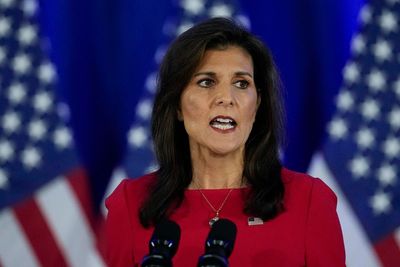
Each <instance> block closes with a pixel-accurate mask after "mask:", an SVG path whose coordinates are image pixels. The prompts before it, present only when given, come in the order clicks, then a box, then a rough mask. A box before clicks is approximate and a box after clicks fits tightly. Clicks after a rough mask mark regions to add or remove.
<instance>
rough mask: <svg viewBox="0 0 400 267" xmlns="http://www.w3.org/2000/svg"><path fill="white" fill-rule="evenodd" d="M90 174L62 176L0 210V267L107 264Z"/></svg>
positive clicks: (100, 265) (102, 265) (68, 266)
mask: <svg viewBox="0 0 400 267" xmlns="http://www.w3.org/2000/svg"><path fill="white" fill-rule="evenodd" d="M89 192H90V191H89V188H88V184H87V178H86V176H85V174H84V172H83V171H82V170H79V169H78V170H75V171H73V172H71V173H69V174H68V175H67V176H65V177H64V176H60V177H57V178H56V179H54V180H53V181H51V182H50V183H49V184H47V185H45V186H44V187H43V188H41V189H40V190H39V191H38V192H37V193H36V194H35V195H34V196H33V197H31V198H29V199H26V200H24V201H23V202H21V203H18V204H17V205H15V206H14V207H12V208H7V209H5V210H2V211H1V212H0V267H17V266H24V267H31V266H32V267H36V266H37V267H54V266H60V267H64V266H65V267H82V266H88V267H105V266H106V265H105V264H104V262H103V260H102V257H101V255H100V253H99V252H98V249H97V247H96V235H95V233H94V230H93V229H94V220H93V216H92V214H91V207H90V205H91V204H90V194H89Z"/></svg>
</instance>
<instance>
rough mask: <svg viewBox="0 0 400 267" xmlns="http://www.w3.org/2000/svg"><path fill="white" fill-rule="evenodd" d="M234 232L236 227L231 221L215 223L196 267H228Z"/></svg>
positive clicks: (234, 236) (224, 220)
mask: <svg viewBox="0 0 400 267" xmlns="http://www.w3.org/2000/svg"><path fill="white" fill-rule="evenodd" d="M236 232H237V229H236V225H235V224H234V223H233V222H232V221H230V220H227V219H219V220H218V221H216V222H215V223H214V224H213V225H212V228H211V230H210V233H209V234H208V237H207V240H206V253H205V254H204V255H202V256H201V257H200V258H199V261H198V264H197V267H228V266H229V262H228V257H229V256H230V255H231V253H232V250H233V245H234V244H235V239H236Z"/></svg>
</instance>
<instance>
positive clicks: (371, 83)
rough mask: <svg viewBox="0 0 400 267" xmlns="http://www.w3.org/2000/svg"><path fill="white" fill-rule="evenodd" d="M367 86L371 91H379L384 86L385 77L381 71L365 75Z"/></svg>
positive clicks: (373, 71)
mask: <svg viewBox="0 0 400 267" xmlns="http://www.w3.org/2000/svg"><path fill="white" fill-rule="evenodd" d="M367 84H368V87H369V88H371V89H372V91H375V92H376V91H381V90H383V89H384V86H385V85H386V76H385V75H384V74H383V73H382V72H381V71H379V70H377V69H374V70H372V71H371V72H370V73H369V74H368V75H367Z"/></svg>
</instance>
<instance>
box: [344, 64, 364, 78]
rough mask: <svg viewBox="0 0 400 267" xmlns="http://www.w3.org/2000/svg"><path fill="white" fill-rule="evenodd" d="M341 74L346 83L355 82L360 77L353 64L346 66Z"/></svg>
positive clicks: (356, 67)
mask: <svg viewBox="0 0 400 267" xmlns="http://www.w3.org/2000/svg"><path fill="white" fill-rule="evenodd" d="M343 72H344V73H343V75H344V79H345V80H346V81H347V82H356V81H357V80H358V79H359V77H360V70H359V67H358V65H357V63H355V62H351V63H348V64H346V66H345V67H344V71H343Z"/></svg>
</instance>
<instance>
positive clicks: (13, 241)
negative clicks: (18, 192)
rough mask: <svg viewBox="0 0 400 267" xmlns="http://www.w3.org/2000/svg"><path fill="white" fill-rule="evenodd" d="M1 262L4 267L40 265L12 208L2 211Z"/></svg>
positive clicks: (0, 220)
mask: <svg viewBox="0 0 400 267" xmlns="http://www.w3.org/2000/svg"><path fill="white" fill-rule="evenodd" d="M0 236H1V239H2V240H8V241H9V242H0V264H1V265H2V266H3V267H16V266H24V267H39V266H40V265H39V262H38V260H37V258H36V256H35V254H34V253H33V251H32V250H31V248H30V246H29V245H28V244H29V242H28V240H27V239H26V237H25V236H24V235H23V230H22V229H21V228H20V225H19V223H18V220H17V219H16V218H15V216H14V214H13V213H12V211H11V210H10V209H4V210H3V211H2V212H0Z"/></svg>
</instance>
